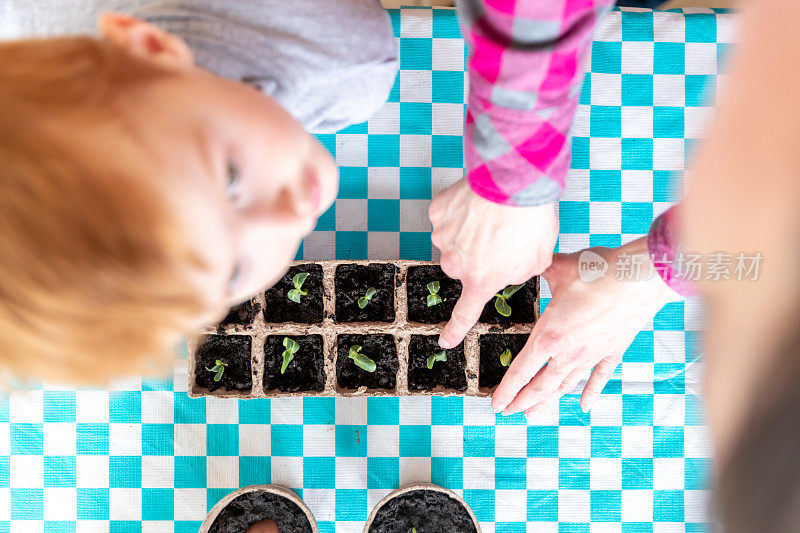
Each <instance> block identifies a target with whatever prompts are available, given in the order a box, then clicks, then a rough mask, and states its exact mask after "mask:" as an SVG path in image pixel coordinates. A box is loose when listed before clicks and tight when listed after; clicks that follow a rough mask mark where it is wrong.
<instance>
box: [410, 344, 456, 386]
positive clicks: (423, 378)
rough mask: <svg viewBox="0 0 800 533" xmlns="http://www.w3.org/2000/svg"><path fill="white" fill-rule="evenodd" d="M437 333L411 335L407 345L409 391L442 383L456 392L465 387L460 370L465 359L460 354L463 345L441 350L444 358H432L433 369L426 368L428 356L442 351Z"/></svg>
mask: <svg viewBox="0 0 800 533" xmlns="http://www.w3.org/2000/svg"><path fill="white" fill-rule="evenodd" d="M438 340H439V336H438V335H411V342H410V343H409V346H408V388H409V389H410V390H432V389H433V388H434V387H436V385H442V386H443V387H447V388H448V389H453V390H456V391H465V390H467V376H466V374H465V373H464V370H465V369H466V367H467V359H466V358H465V357H464V344H463V343H462V344H459V345H458V346H456V347H455V348H451V349H449V350H445V353H446V354H447V361H436V362H435V363H433V369H428V365H427V361H428V357H429V356H430V355H431V354H433V353H436V352H440V351H442V349H441V348H440V347H439V342H438Z"/></svg>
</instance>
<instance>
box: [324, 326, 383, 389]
mask: <svg viewBox="0 0 800 533" xmlns="http://www.w3.org/2000/svg"><path fill="white" fill-rule="evenodd" d="M355 345H358V346H361V353H362V354H364V355H366V356H367V357H369V358H370V359H372V360H373V361H374V362H375V366H376V368H375V371H374V372H367V371H366V370H364V369H363V368H361V367H359V366H357V365H356V364H355V362H354V361H353V360H352V359H350V358H349V357H348V355H349V353H350V348H351V347H352V346H355ZM398 367H399V364H398V358H397V344H396V342H395V340H394V336H392V335H354V334H348V335H339V336H338V337H337V339H336V382H337V384H338V386H339V388H341V389H348V390H351V391H353V390H358V389H362V388H366V389H381V390H385V391H389V392H393V391H394V390H395V388H396V386H397V369H398Z"/></svg>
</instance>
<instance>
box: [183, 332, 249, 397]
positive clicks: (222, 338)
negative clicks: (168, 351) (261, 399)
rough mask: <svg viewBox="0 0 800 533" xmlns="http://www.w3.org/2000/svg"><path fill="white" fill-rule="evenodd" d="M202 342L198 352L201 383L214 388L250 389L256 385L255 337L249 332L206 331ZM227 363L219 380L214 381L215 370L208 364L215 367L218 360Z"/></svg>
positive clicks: (210, 388)
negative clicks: (252, 356)
mask: <svg viewBox="0 0 800 533" xmlns="http://www.w3.org/2000/svg"><path fill="white" fill-rule="evenodd" d="M200 342H201V343H202V344H201V345H200V347H199V348H198V349H197V353H196V355H195V369H194V375H195V383H197V385H198V386H200V387H203V388H204V389H208V390H209V391H212V392H213V391H215V390H217V389H224V390H227V391H246V392H250V391H251V390H252V388H253V379H252V376H251V374H250V371H251V370H250V368H251V367H250V347H251V345H252V343H253V340H252V339H251V338H250V336H249V335H206V336H205V337H204V338H202V339H201V340H200ZM217 359H219V360H220V361H222V363H224V364H227V365H228V366H227V367H225V372H223V374H222V379H221V380H220V381H214V376H215V374H216V373H215V372H209V371H208V370H206V368H213V367H214V365H215V364H216V360H217Z"/></svg>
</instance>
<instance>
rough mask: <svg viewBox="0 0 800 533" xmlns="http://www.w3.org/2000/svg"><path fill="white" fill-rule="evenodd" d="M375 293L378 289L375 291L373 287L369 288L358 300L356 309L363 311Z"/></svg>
mask: <svg viewBox="0 0 800 533" xmlns="http://www.w3.org/2000/svg"><path fill="white" fill-rule="evenodd" d="M377 292H378V289H376V288H375V287H370V288H369V289H367V292H366V293H364V296H362V297H361V298H359V299H358V307H359V308H360V309H364V308H365V307H366V306H367V304H368V303H369V301H370V300H372V297H373V296H375V294H376V293H377Z"/></svg>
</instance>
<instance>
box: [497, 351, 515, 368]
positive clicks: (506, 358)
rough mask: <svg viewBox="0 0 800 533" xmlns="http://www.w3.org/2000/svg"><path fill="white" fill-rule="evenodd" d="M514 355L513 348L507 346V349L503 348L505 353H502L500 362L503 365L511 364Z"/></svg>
mask: <svg viewBox="0 0 800 533" xmlns="http://www.w3.org/2000/svg"><path fill="white" fill-rule="evenodd" d="M512 357H513V355H511V349H510V348H506V349H505V350H503V353H501V354H500V364H501V365H503V366H508V365H510V364H511V358H512Z"/></svg>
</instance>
